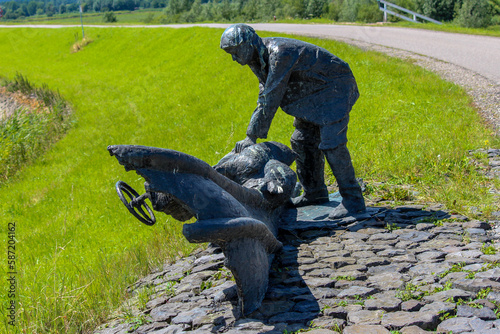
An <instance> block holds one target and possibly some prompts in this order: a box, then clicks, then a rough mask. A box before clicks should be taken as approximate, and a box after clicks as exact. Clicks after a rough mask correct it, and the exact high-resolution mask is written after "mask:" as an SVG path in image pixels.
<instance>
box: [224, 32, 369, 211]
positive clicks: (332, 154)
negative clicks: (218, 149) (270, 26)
mask: <svg viewBox="0 0 500 334" xmlns="http://www.w3.org/2000/svg"><path fill="white" fill-rule="evenodd" d="M220 47H221V48H222V49H223V50H224V51H226V52H227V53H229V54H231V56H232V57H233V60H234V61H236V62H238V63H239V64H240V65H248V66H249V67H250V69H251V70H252V72H253V73H254V74H255V75H256V76H257V78H258V79H259V98H258V100H257V108H256V109H255V111H254V112H253V114H252V118H251V119H250V124H249V125H248V129H247V137H246V138H245V139H243V140H241V141H239V142H237V143H236V146H235V148H234V150H235V151H236V152H240V151H241V150H243V149H244V148H245V147H247V146H250V145H253V144H255V143H256V141H257V138H266V137H267V133H268V131H269V128H270V126H271V122H272V120H273V117H274V115H275V114H276V111H277V109H278V107H281V108H282V109H283V111H285V112H286V113H287V114H289V115H292V116H295V121H294V123H293V125H294V126H295V131H294V133H293V135H292V138H291V144H292V149H293V150H294V151H295V153H296V154H297V159H296V164H297V174H298V177H299V181H300V183H301V184H302V187H303V189H304V192H303V194H302V195H301V196H299V197H296V198H294V199H293V200H292V202H293V204H294V205H295V206H296V207H299V206H305V205H311V204H320V203H325V202H328V190H327V188H326V185H325V181H324V166H325V160H324V158H325V157H326V160H327V161H328V164H329V165H330V167H331V169H332V172H333V175H334V176H335V178H336V179H337V183H338V186H339V192H340V194H341V195H342V203H341V204H340V205H339V206H337V207H336V208H335V209H334V210H333V211H332V212H331V213H330V216H329V217H330V219H337V218H342V217H345V216H347V215H352V214H358V213H362V212H365V211H366V208H365V202H364V199H363V195H362V194H361V187H360V186H359V184H358V182H357V181H356V177H355V174H354V168H353V166H352V161H351V156H350V155H349V151H348V150H347V147H346V144H347V124H348V122H349V112H350V111H351V108H352V106H353V105H354V103H355V102H356V100H357V99H358V97H359V92H358V88H357V85H356V80H355V79H354V76H353V74H352V72H351V69H350V68H349V65H348V64H347V63H346V62H344V61H343V60H341V59H340V58H338V57H336V56H335V55H333V54H331V53H330V52H328V51H327V50H325V49H323V48H320V47H318V46H316V45H312V44H309V43H306V42H302V41H299V40H294V39H289V38H280V37H275V38H260V37H259V36H258V35H257V34H256V33H255V30H253V28H251V27H250V26H248V25H245V24H234V25H232V26H230V27H229V28H227V29H226V30H225V31H224V33H223V34H222V38H221V42H220Z"/></svg>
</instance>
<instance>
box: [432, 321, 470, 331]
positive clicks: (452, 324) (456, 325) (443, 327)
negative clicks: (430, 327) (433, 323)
mask: <svg viewBox="0 0 500 334" xmlns="http://www.w3.org/2000/svg"><path fill="white" fill-rule="evenodd" d="M469 321H470V319H469V318H451V319H447V320H445V321H443V322H442V323H440V324H439V325H438V327H437V330H438V331H443V332H445V333H449V332H452V333H454V334H455V333H465V332H470V331H472V330H473V329H472V327H471V326H470V324H469Z"/></svg>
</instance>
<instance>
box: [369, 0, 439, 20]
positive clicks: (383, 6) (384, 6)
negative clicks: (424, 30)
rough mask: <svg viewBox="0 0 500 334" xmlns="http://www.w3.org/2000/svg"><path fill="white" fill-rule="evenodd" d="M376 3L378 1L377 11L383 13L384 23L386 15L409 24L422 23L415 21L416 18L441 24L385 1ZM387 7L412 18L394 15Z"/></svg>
mask: <svg viewBox="0 0 500 334" xmlns="http://www.w3.org/2000/svg"><path fill="white" fill-rule="evenodd" d="M377 1H378V6H379V9H380V10H381V11H383V12H384V22H387V14H391V15H394V16H396V17H399V18H400V19H403V20H406V21H410V22H416V23H422V22H420V21H417V17H418V18H419V19H422V20H426V21H429V22H432V23H436V24H442V23H441V22H439V21H436V20H434V19H431V18H430V17H427V16H424V15H421V14H418V13H415V12H413V11H411V10H409V9H406V8H403V7H400V6H398V5H395V4H393V3H390V2H387V1H385V0H377ZM387 7H393V8H395V9H397V10H400V11H402V12H405V13H408V14H410V15H412V18H410V17H408V16H404V15H403V14H400V13H396V12H395V11H392V10H390V9H388V8H387Z"/></svg>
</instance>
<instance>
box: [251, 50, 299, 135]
mask: <svg viewBox="0 0 500 334" xmlns="http://www.w3.org/2000/svg"><path fill="white" fill-rule="evenodd" d="M297 59H298V53H293V54H292V53H290V52H289V51H288V50H286V51H281V50H278V51H277V52H274V53H272V54H270V55H269V73H268V75H267V80H266V83H265V85H264V88H263V89H262V90H261V91H260V93H259V98H258V100H257V108H255V110H254V112H253V114H252V118H251V119H250V123H249V125H248V128H247V137H256V138H267V133H268V132H269V128H270V127H271V122H272V121H273V118H274V115H275V114H276V111H277V110H278V107H279V106H280V104H281V100H282V99H283V96H284V95H285V92H286V88H287V84H288V80H289V79H290V75H291V73H292V69H293V67H294V65H295V63H296V62H297Z"/></svg>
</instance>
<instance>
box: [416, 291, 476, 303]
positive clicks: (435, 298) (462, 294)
mask: <svg viewBox="0 0 500 334" xmlns="http://www.w3.org/2000/svg"><path fill="white" fill-rule="evenodd" d="M472 297H474V294H473V293H470V292H468V291H464V290H461V289H451V290H445V291H441V292H438V293H436V294H433V295H430V296H425V297H424V298H423V299H424V301H426V302H444V301H447V300H448V299H450V298H451V299H453V300H455V301H457V300H458V299H463V300H466V299H469V298H472Z"/></svg>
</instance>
